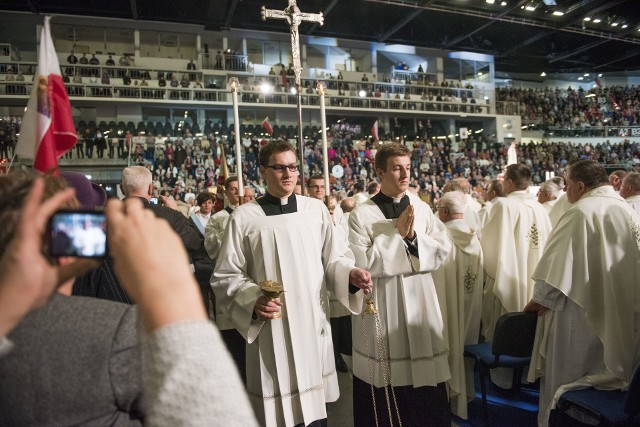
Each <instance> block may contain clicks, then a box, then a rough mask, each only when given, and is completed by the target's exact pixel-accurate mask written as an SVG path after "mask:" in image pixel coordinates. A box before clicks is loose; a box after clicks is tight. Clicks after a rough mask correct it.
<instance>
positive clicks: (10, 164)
mask: <svg viewBox="0 0 640 427" xmlns="http://www.w3.org/2000/svg"><path fill="white" fill-rule="evenodd" d="M15 158H16V152H15V150H13V156H11V161H9V166H7V171H6V172H5V174H7V175H8V174H9V172H11V166H13V161H14V160H15Z"/></svg>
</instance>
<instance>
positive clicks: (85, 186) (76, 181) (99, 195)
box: [60, 171, 107, 209]
mask: <svg viewBox="0 0 640 427" xmlns="http://www.w3.org/2000/svg"><path fill="white" fill-rule="evenodd" d="M60 176H61V177H62V178H64V180H65V181H66V182H67V184H69V186H70V187H72V188H74V189H75V190H76V198H77V199H78V201H79V202H80V204H81V205H82V207H83V208H84V209H98V208H102V207H103V206H104V204H105V203H106V202H107V192H106V191H104V188H102V187H101V186H99V185H98V184H94V183H93V182H91V181H89V180H88V179H87V177H86V176H84V175H83V174H81V173H78V172H71V171H60Z"/></svg>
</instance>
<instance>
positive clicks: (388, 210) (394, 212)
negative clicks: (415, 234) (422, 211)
mask: <svg viewBox="0 0 640 427" xmlns="http://www.w3.org/2000/svg"><path fill="white" fill-rule="evenodd" d="M371 201H373V203H375V204H376V205H378V207H379V208H380V210H381V211H382V214H383V215H384V217H385V218H386V219H395V218H398V217H400V215H401V214H402V212H404V211H405V209H407V207H408V206H409V205H410V203H409V196H407V195H406V194H405V195H404V196H402V198H401V199H400V201H398V202H395V201H394V200H393V198H391V197H389V196H387V195H386V194H383V193H382V191H379V192H378V194H376V195H375V196H373V197H371ZM404 241H405V243H406V244H407V249H408V251H409V253H410V254H411V255H413V256H414V257H416V258H419V256H418V245H417V241H416V239H415V238H414V240H410V239H408V238H406V237H405V239H404Z"/></svg>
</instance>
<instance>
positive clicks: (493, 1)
mask: <svg viewBox="0 0 640 427" xmlns="http://www.w3.org/2000/svg"><path fill="white" fill-rule="evenodd" d="M486 1H487V3H489V4H494V3H495V2H496V0H486Z"/></svg>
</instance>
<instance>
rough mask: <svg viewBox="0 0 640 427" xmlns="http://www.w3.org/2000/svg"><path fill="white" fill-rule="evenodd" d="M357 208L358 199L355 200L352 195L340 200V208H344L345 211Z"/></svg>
mask: <svg viewBox="0 0 640 427" xmlns="http://www.w3.org/2000/svg"><path fill="white" fill-rule="evenodd" d="M355 208H356V201H355V200H353V198H352V197H345V198H344V199H342V201H340V209H342V211H343V212H344V213H348V212H351V211H352V210H354V209H355Z"/></svg>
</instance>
